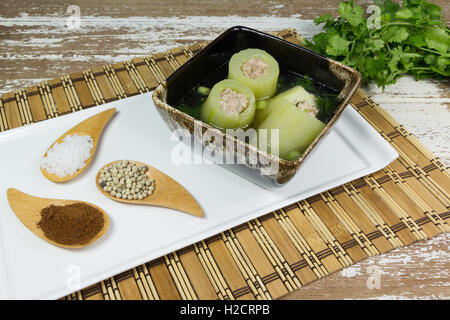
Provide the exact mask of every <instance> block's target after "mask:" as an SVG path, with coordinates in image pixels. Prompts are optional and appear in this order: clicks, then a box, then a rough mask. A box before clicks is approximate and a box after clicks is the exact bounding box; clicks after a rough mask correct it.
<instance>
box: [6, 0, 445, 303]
mask: <svg viewBox="0 0 450 320" xmlns="http://www.w3.org/2000/svg"><path fill="white" fill-rule="evenodd" d="M75 2H76V3H75ZM75 2H74V4H76V5H78V6H79V9H80V14H81V15H80V17H81V19H80V28H79V29H69V28H67V27H66V22H67V18H68V17H69V15H68V14H66V10H67V8H68V6H69V4H71V3H70V2H66V1H53V2H52V3H51V4H50V3H48V2H47V1H31V0H27V1H21V5H20V6H18V5H17V1H12V0H8V1H5V0H4V1H2V3H1V4H0V47H1V48H2V49H1V51H0V94H1V93H4V92H8V91H12V90H15V89H19V88H21V87H24V86H28V85H31V84H35V83H37V82H39V81H42V80H46V79H51V78H54V77H57V76H60V75H62V74H67V73H70V72H75V71H79V70H82V69H85V68H88V67H92V66H95V65H103V64H105V63H111V62H117V61H122V60H127V59H130V58H132V57H135V56H139V55H146V54H150V53H155V52H160V51H164V50H167V49H170V48H173V47H177V46H179V45H187V44H191V43H194V42H198V41H201V40H211V39H213V38H215V37H216V36H217V35H218V34H220V33H221V32H222V31H224V30H225V29H226V28H228V27H231V26H234V25H245V26H249V27H253V28H256V29H259V30H262V31H270V30H280V29H284V28H295V29H297V31H298V32H299V33H300V34H302V35H304V36H305V37H311V36H312V35H313V34H314V33H315V32H317V31H318V30H320V28H318V27H316V26H314V25H313V23H312V21H311V20H308V19H311V18H313V17H315V16H317V15H318V14H321V13H335V12H336V8H337V4H338V2H339V1H337V0H332V1H325V0H319V1H311V0H302V1H259V0H249V1H246V4H245V7H243V5H242V4H241V2H240V1H213V0H211V1H206V0H198V1H188V2H187V1H174V0H171V1H166V2H164V4H162V3H161V2H157V1H148V2H141V1H135V0H133V1H106V0H104V1H96V2H92V1H85V0H83V1H75ZM435 2H436V3H438V4H439V5H441V6H442V7H443V12H444V16H446V17H447V19H448V16H449V14H448V13H449V11H450V4H449V3H448V2H447V1H445V0H440V1H435ZM362 3H363V4H365V5H367V4H368V3H371V1H362ZM250 9H251V10H250ZM72 13H73V11H72ZM449 87H450V86H449V81H430V80H426V81H419V82H416V81H415V80H413V79H411V78H409V77H405V78H402V79H401V80H400V81H399V82H398V84H396V85H393V86H390V87H388V88H387V89H386V91H385V92H382V91H381V90H380V89H378V88H376V87H375V86H369V87H368V88H366V90H367V92H369V94H371V95H372V96H373V97H374V99H375V101H376V102H378V103H379V104H381V106H383V107H384V108H385V109H386V110H387V111H388V112H389V113H390V114H392V115H393V116H394V117H395V118H396V119H397V120H398V121H399V122H400V123H402V124H404V125H405V127H406V128H407V129H408V130H409V131H410V132H412V133H413V134H414V135H416V136H417V137H418V138H419V140H420V141H421V142H422V143H424V144H425V146H426V147H427V148H429V149H430V150H431V151H432V152H434V153H435V154H437V155H438V156H439V157H440V158H441V159H442V160H443V162H444V163H445V164H446V165H447V166H448V165H449V164H450V143H449V141H450V94H449ZM449 245H450V234H444V235H440V236H438V237H436V238H434V239H432V240H429V241H423V242H419V243H416V244H414V245H411V246H408V247H405V248H399V249H396V250H394V251H391V252H389V253H387V254H384V255H381V256H376V257H371V258H368V259H366V260H364V261H362V262H360V263H358V264H355V265H353V266H352V267H350V268H347V269H345V270H343V271H342V272H338V273H335V274H332V275H330V276H327V277H326V278H324V279H321V280H318V281H316V282H314V283H312V284H310V285H308V286H306V287H304V288H302V289H300V290H298V291H296V292H294V293H291V294H290V295H288V296H286V297H285V299H317V298H319V299H347V298H348V299H362V298H363V299H372V298H373V299H380V298H381V299H382V298H385V299H415V298H417V299H449V298H450V280H449V269H450V255H449ZM374 267H377V268H374ZM374 270H378V271H379V272H380V275H381V277H380V286H379V288H378V289H377V288H375V289H370V288H369V287H371V286H370V285H369V286H368V281H369V282H370V279H371V278H370V274H371V273H373V271H374ZM369 284H370V283H369Z"/></svg>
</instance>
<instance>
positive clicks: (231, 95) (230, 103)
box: [219, 88, 248, 115]
mask: <svg viewBox="0 0 450 320" xmlns="http://www.w3.org/2000/svg"><path fill="white" fill-rule="evenodd" d="M247 104H248V100H247V96H246V95H245V94H242V93H237V92H236V91H233V90H231V89H230V88H226V89H224V90H223V91H222V92H221V93H220V100H219V105H220V106H221V107H222V109H223V110H224V111H225V112H226V113H230V114H236V115H237V114H240V113H241V112H242V111H244V110H245V109H246V108H247Z"/></svg>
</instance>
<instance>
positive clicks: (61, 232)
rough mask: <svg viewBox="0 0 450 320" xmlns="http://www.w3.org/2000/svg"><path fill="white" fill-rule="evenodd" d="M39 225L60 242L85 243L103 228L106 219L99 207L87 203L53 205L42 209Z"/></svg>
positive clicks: (47, 235) (45, 232) (47, 234)
mask: <svg viewBox="0 0 450 320" xmlns="http://www.w3.org/2000/svg"><path fill="white" fill-rule="evenodd" d="M41 216H42V218H41V220H40V221H39V222H38V224H37V225H38V227H39V228H41V229H42V231H43V232H44V234H45V236H46V237H47V238H49V239H50V240H53V241H55V242H57V243H59V244H65V245H78V244H80V245H81V244H85V243H87V242H89V241H90V240H91V239H92V238H94V237H95V236H96V235H97V234H98V233H99V232H100V230H102V229H103V226H104V224H105V219H104V218H103V213H102V212H101V211H99V210H98V209H96V208H94V207H92V206H89V205H87V204H85V203H74V204H70V205H66V206H54V205H51V206H49V207H47V208H44V209H42V211H41Z"/></svg>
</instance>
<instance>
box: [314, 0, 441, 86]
mask: <svg viewBox="0 0 450 320" xmlns="http://www.w3.org/2000/svg"><path fill="white" fill-rule="evenodd" d="M374 3H375V4H376V5H377V6H378V7H379V9H380V10H379V13H380V14H379V16H378V15H377V10H375V11H374V12H373V13H372V14H371V15H370V16H366V15H365V14H364V11H363V9H362V8H361V7H360V6H358V5H355V4H354V3H353V0H351V1H344V2H341V3H340V4H339V7H338V13H339V16H338V17H333V16H332V15H330V14H326V15H322V16H320V17H318V18H316V19H315V20H314V22H315V23H316V24H321V23H323V24H324V29H325V31H324V32H321V33H319V34H317V35H315V36H314V38H313V40H312V41H308V40H306V46H307V47H308V48H310V49H312V50H314V51H316V52H318V53H320V54H323V55H326V56H329V57H331V58H332V59H334V60H337V61H340V62H342V63H344V64H346V65H348V66H350V67H353V68H355V69H357V70H358V71H360V72H361V74H362V75H363V77H364V80H365V81H366V82H368V81H371V80H373V81H375V82H376V83H377V85H378V86H380V87H383V89H384V87H385V86H386V85H389V84H393V83H395V82H396V81H397V79H398V78H399V77H401V76H402V75H404V74H412V75H414V76H415V77H416V79H423V78H435V79H441V78H444V77H449V76H450V68H449V66H450V53H449V50H450V30H449V28H448V27H447V24H446V21H445V20H444V19H443V16H442V13H441V8H440V7H439V6H437V5H435V4H432V3H430V2H428V1H426V0H403V1H402V4H401V5H400V4H398V3H395V2H393V1H392V0H385V1H382V0H375V1H374Z"/></svg>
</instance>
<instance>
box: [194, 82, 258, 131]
mask: <svg viewBox="0 0 450 320" xmlns="http://www.w3.org/2000/svg"><path fill="white" fill-rule="evenodd" d="M226 88H230V89H232V90H234V91H237V92H239V93H242V94H245V95H246V96H247V100H248V105H247V108H246V109H245V110H244V111H243V112H241V113H240V114H238V115H233V114H228V113H226V112H225V111H224V110H223V109H222V107H221V106H220V105H219V100H220V93H221V92H222V91H223V90H225V89H226ZM255 110H256V106H255V95H254V94H253V91H252V90H251V89H250V88H248V87H247V86H246V85H245V84H243V83H240V82H239V81H236V80H230V79H225V80H222V81H220V82H218V83H216V84H215V85H214V87H213V88H212V89H211V92H210V93H209V95H208V98H207V99H206V101H205V102H204V104H203V105H202V108H201V111H200V118H201V120H202V121H203V122H205V123H208V124H210V125H212V126H214V127H216V128H218V129H221V130H225V129H237V128H243V129H245V128H247V127H249V126H250V124H251V123H252V122H253V119H254V117H255Z"/></svg>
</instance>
